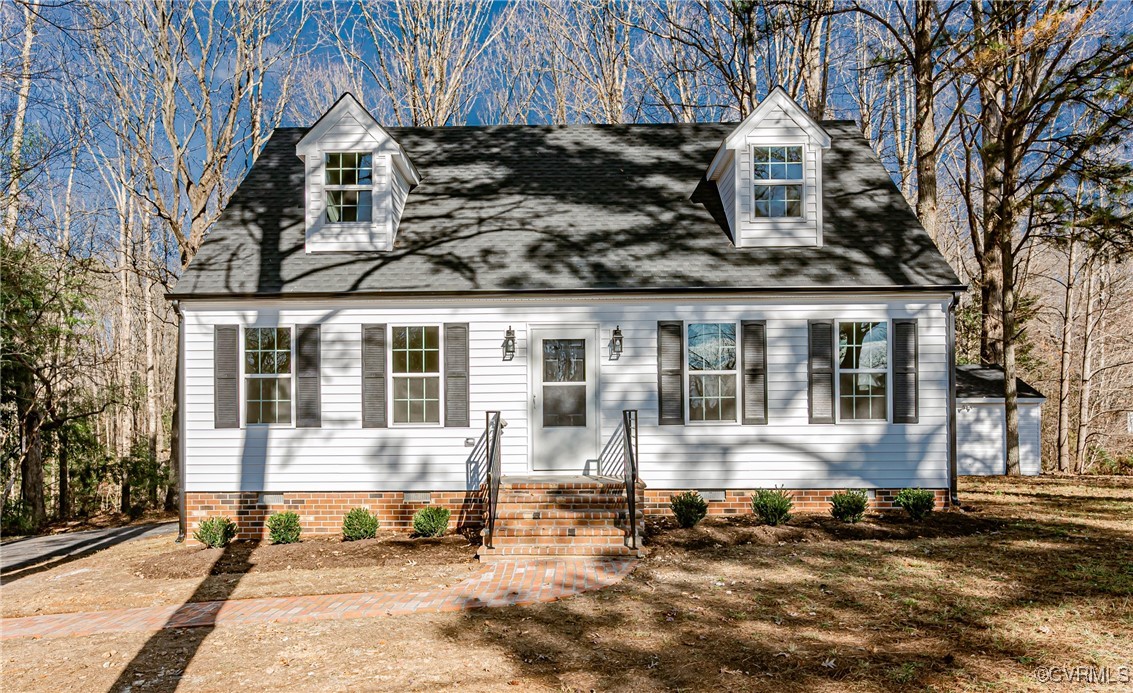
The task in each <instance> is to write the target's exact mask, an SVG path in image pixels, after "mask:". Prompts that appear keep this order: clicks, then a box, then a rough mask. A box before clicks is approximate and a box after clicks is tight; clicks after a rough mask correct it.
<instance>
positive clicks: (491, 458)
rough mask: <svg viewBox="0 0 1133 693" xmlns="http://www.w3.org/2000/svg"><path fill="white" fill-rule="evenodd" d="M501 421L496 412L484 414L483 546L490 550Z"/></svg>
mask: <svg viewBox="0 0 1133 693" xmlns="http://www.w3.org/2000/svg"><path fill="white" fill-rule="evenodd" d="M502 431H503V419H502V418H500V413H499V412H498V411H489V412H485V413H484V441H485V444H486V445H485V449H486V450H487V460H488V535H487V536H486V537H484V544H485V546H487V547H488V548H489V549H490V548H492V540H493V538H494V537H495V536H496V510H497V505H498V503H499V497H500V433H501V432H502Z"/></svg>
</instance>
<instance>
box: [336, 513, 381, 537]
mask: <svg viewBox="0 0 1133 693" xmlns="http://www.w3.org/2000/svg"><path fill="white" fill-rule="evenodd" d="M376 536H378V518H377V517H375V516H374V513H372V512H370V511H369V510H367V509H366V508H354V509H353V510H351V511H350V512H348V513H346V516H345V517H343V518H342V538H343V539H345V540H346V541H355V540H356V539H373V538H374V537H376Z"/></svg>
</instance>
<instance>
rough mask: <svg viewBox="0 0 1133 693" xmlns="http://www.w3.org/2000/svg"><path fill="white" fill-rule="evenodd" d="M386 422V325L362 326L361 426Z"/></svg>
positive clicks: (382, 425)
mask: <svg viewBox="0 0 1133 693" xmlns="http://www.w3.org/2000/svg"><path fill="white" fill-rule="evenodd" d="M386 426H387V424H386V326H385V325H363V326H362V428H385V427H386Z"/></svg>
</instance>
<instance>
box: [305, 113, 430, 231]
mask: <svg viewBox="0 0 1133 693" xmlns="http://www.w3.org/2000/svg"><path fill="white" fill-rule="evenodd" d="M330 117H336V119H335V120H334V121H333V122H329V123H323V124H322V125H320V126H319V130H320V131H321V132H322V134H321V136H320V137H319V138H318V140H317V141H316V142H313V143H311V144H309V145H306V146H305V147H304V149H303V151H302V152H301V153H302V154H303V156H304V162H305V178H306V185H305V195H306V205H305V207H306V231H307V232H306V252H308V253H313V252H335V251H339V252H341V251H383V250H392V249H393V243H394V239H395V237H396V235H397V226H398V223H399V222H400V220H401V213H402V210H403V209H404V207H405V203H406V200H407V196H408V194H409V187H410V186H409V182H408V181H407V180H406V178H405V176H404V175H403V173H402V170H401V168H400V167H399V166H396V165H394V162H393V157H394V156H395V152H396V151H397V144H396V143H395V142H393V140H391V139H390V137H389V135H387V134H386V133H385V132H384V131H383V130H381V129H380V128H376V127H374V126H373V125H367V124H365V123H363V122H362V120H366V119H367V117H366V116H363V115H362V114H360V113H359V114H355V113H351V112H349V109H347V112H343V113H342V114H340V115H337V116H334V115H332V116H330ZM359 118H362V120H360V119H359ZM340 152H366V153H369V154H370V155H371V158H370V163H371V166H372V177H371V180H372V188H371V195H370V198H371V202H370V205H371V214H370V219H369V221H351V222H336V223H328V220H327V213H326V210H327V203H328V201H329V200H328V190H327V182H326V181H327V172H326V163H325V162H326V154H327V153H340ZM332 187H333V186H332ZM349 188H350V190H351V191H352V192H355V193H356V192H358V191H359V189H360V187H359V186H349ZM339 190H344V188H342V187H341V186H340V187H339Z"/></svg>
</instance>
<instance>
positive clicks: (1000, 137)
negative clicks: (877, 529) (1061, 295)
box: [966, 0, 1133, 474]
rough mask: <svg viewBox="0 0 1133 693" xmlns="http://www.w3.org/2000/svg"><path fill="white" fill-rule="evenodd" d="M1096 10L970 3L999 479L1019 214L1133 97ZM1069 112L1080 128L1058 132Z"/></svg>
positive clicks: (1118, 47)
mask: <svg viewBox="0 0 1133 693" xmlns="http://www.w3.org/2000/svg"><path fill="white" fill-rule="evenodd" d="M1100 9H1101V4H1100V2H1084V3H1077V2H1075V3H1071V2H1050V3H1047V4H1044V5H1042V6H1038V5H1031V4H1021V3H1011V2H1005V1H1003V0H989V1H988V2H978V1H977V2H973V3H972V17H971V18H972V22H973V24H972V26H973V30H972V41H973V44H974V50H973V52H972V53H971V54H970V56H969V57H968V58H967V60H966V69H967V70H968V71H969V72H970V74H971V75H972V79H973V81H974V84H975V86H976V89H977V91H978V94H979V100H980V111H979V114H978V116H977V117H976V122H977V123H978V134H979V148H978V154H979V160H980V168H981V171H982V180H981V185H982V191H981V192H982V199H981V200H980V206H981V210H980V212H981V220H982V221H981V233H980V236H981V239H980V240H981V242H980V243H979V245H978V248H979V253H978V259H979V261H980V267H981V274H982V277H981V279H982V281H981V284H982V289H983V318H984V319H983V329H982V343H983V349H982V351H983V358H984V359H985V360H986V361H988V362H993V363H1001V364H1002V365H1003V367H1004V373H1005V379H1006V412H1007V472H1008V474H1018V473H1019V439H1018V433H1019V431H1018V393H1017V391H1016V385H1015V378H1016V373H1017V367H1016V340H1017V337H1018V335H1017V329H1018V326H1017V310H1018V277H1017V276H1016V258H1017V253H1018V251H1019V249H1020V248H1021V247H1022V245H1023V244H1025V243H1027V242H1029V233H1030V229H1029V228H1028V227H1027V226H1026V223H1025V222H1026V214H1027V212H1028V210H1031V209H1033V208H1034V202H1035V200H1036V199H1037V198H1038V197H1039V196H1042V195H1044V194H1045V193H1046V192H1047V191H1048V190H1050V189H1051V188H1052V187H1053V186H1054V185H1056V184H1058V183H1059V182H1060V181H1061V180H1062V179H1063V178H1064V177H1065V176H1066V175H1067V174H1068V173H1069V172H1070V171H1071V170H1072V169H1073V168H1074V167H1075V166H1076V165H1078V162H1079V161H1080V160H1081V159H1083V158H1086V157H1088V156H1089V155H1091V154H1092V153H1093V152H1094V151H1095V150H1096V148H1097V147H1098V146H1100V145H1102V144H1104V143H1106V142H1108V141H1109V140H1110V139H1111V138H1112V137H1113V136H1114V134H1115V133H1116V132H1117V131H1118V130H1121V129H1125V130H1126V131H1128V128H1130V127H1133V89H1130V88H1129V86H1128V85H1127V84H1125V83H1123V82H1121V78H1120V77H1119V75H1120V74H1121V73H1122V72H1123V71H1124V70H1127V69H1129V68H1130V67H1133V33H1130V32H1129V31H1128V29H1126V31H1125V32H1124V33H1119V34H1118V35H1116V36H1115V37H1113V38H1112V39H1111V38H1109V37H1100V36H1098V31H1099V26H1098V25H1097V24H1096V23H1095V22H1094V21H1092V20H1094V19H1101V18H1102V15H1100V14H1099V10H1100ZM1123 84H1124V86H1123ZM1075 110H1077V111H1078V112H1080V113H1082V114H1083V115H1082V119H1081V121H1080V122H1082V123H1083V124H1084V127H1083V129H1081V130H1080V131H1078V132H1074V133H1067V132H1065V131H1063V130H1061V129H1060V128H1059V125H1060V124H1061V123H1063V122H1065V119H1066V118H1067V117H1068V116H1069V114H1070V113H1071V112H1072V111H1075ZM1020 228H1022V234H1021V237H1020V233H1018V232H1019V230H1020Z"/></svg>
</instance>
